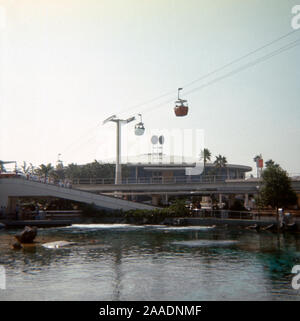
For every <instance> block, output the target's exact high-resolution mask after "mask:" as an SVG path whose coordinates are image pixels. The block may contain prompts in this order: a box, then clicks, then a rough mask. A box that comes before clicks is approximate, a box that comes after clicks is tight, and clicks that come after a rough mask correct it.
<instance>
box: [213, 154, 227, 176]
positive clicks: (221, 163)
mask: <svg viewBox="0 0 300 321" xmlns="http://www.w3.org/2000/svg"><path fill="white" fill-rule="evenodd" d="M214 164H215V167H216V168H218V169H219V171H220V172H221V171H222V168H225V167H226V165H227V159H226V157H225V156H222V155H220V154H219V155H218V156H216V159H215V161H214Z"/></svg>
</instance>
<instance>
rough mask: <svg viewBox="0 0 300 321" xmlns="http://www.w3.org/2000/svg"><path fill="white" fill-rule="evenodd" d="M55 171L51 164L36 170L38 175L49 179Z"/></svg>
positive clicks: (42, 165)
mask: <svg viewBox="0 0 300 321" xmlns="http://www.w3.org/2000/svg"><path fill="white" fill-rule="evenodd" d="M53 170H54V167H53V166H52V165H51V163H49V164H47V165H44V164H41V165H40V166H39V167H38V168H37V169H36V170H35V172H36V174H37V175H40V176H44V177H49V176H50V174H51V172H52V171H53Z"/></svg>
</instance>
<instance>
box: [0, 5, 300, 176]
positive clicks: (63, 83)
mask: <svg viewBox="0 0 300 321" xmlns="http://www.w3.org/2000/svg"><path fill="white" fill-rule="evenodd" d="M297 4H300V1H299V0H264V1H259V0H243V1H240V0H214V1H208V0H84V1H83V0H22V1H20V0H0V119H1V126H0V159H2V160H16V161H18V163H20V164H21V163H22V162H23V161H26V162H27V163H33V164H34V165H39V164H41V163H49V162H51V163H52V164H55V162H56V161H57V158H58V154H61V156H60V158H61V159H62V160H63V162H64V164H65V165H66V164H69V163H78V164H83V163H87V162H92V161H93V160H94V159H97V160H100V161H105V160H107V159H113V158H114V156H115V125H114V124H113V123H107V124H105V125H102V121H103V120H104V119H106V118H107V117H109V116H111V115H113V114H116V115H117V116H118V117H120V118H122V119H127V118H128V117H131V116H136V115H137V114H138V113H142V116H143V122H144V124H145V127H146V134H145V136H143V137H137V136H134V134H133V130H134V125H135V122H132V123H130V124H128V125H126V126H123V129H122V131H123V134H124V136H126V137H127V138H126V139H127V140H129V142H130V144H131V145H134V144H138V145H139V146H142V147H144V149H143V148H139V152H141V153H146V152H148V151H149V148H150V147H151V145H150V140H149V133H155V132H156V131H157V133H160V132H161V131H168V130H169V131H171V130H188V129H192V130H195V131H196V130H202V131H203V133H204V145H205V147H206V148H208V149H209V150H210V151H211V152H212V155H213V159H214V156H215V155H218V154H221V155H224V156H226V158H227V160H228V162H229V163H233V164H243V165H249V166H252V167H253V169H255V163H254V162H253V158H254V156H255V155H257V154H260V153H261V154H262V156H263V158H264V159H265V160H268V159H273V160H274V161H276V162H277V163H279V164H280V165H281V166H282V167H283V168H284V169H286V170H287V171H288V172H290V173H300V162H299V160H300V126H299V121H300V108H299V104H300V90H299V89H300V88H299V87H300V83H299V79H300V59H299V57H300V55H299V54H300V46H299V45H298V46H296V47H294V48H291V49H290V50H287V51H284V52H282V53H281V54H279V55H276V56H274V57H272V58H270V59H267V60H265V61H263V62H261V63H259V64H256V65H254V66H252V67H249V68H247V69H245V70H241V71H239V72H235V70H236V69H239V68H241V67H243V66H245V65H247V64H248V63H251V62H253V61H255V60H256V59H258V58H260V57H263V56H265V55H267V54H269V53H272V52H274V51H275V50H277V49H278V48H280V47H282V46H284V45H286V44H289V43H291V42H293V41H295V40H297V39H300V29H299V30H297V31H295V32H294V33H292V31H293V28H292V26H291V20H292V18H293V14H292V8H293V7H294V6H295V5H297ZM288 33H291V34H290V35H288V36H287V37H285V38H282V39H281V40H280V41H278V42H276V43H274V44H273V45H271V46H268V47H266V48H264V49H263V50H261V51H258V52H256V53H255V54H253V55H249V56H248V57H246V58H245V59H243V60H241V61H239V62H237V63H236V64H233V65H230V66H229V67H227V68H224V69H223V70H221V71H219V72H216V73H214V74H212V75H211V76H209V77H204V78H203V79H201V80H199V81H197V82H195V83H194V84H192V85H189V84H190V83H191V82H193V81H194V80H196V79H199V78H201V77H203V76H205V75H207V74H208V73H211V72H212V71H214V70H216V69H219V68H221V67H222V66H224V65H226V64H228V63H230V62H232V61H234V60H236V59H237V58H239V57H241V56H244V55H247V54H248V53H250V52H252V51H253V50H255V49H257V48H260V47H262V46H264V45H266V44H268V43H270V42H272V41H273V40H275V39H278V38H280V37H281V36H283V35H287V34H288ZM230 72H233V74H232V75H231V76H228V77H227V76H226V75H228V73H230ZM223 76H226V77H225V78H224V79H222V80H218V81H215V80H216V79H217V78H222V77H223ZM210 82H212V83H211V84H209V85H207V86H206V84H208V83H210ZM201 86H202V87H201ZM178 87H183V90H182V97H183V98H184V99H187V100H188V103H189V114H188V116H186V117H178V118H176V117H175V115H174V111H173V107H174V101H175V100H176V98H177V88H178ZM199 87H200V89H199ZM197 88H198V89H197ZM201 88H202V89H201ZM193 89H195V90H194V91H193ZM189 91H191V92H190V93H189ZM168 93H169V95H165V94H168ZM161 95H165V96H164V97H162V98H161V99H157V100H154V101H152V102H151V103H148V104H142V103H144V102H147V101H151V100H153V99H154V98H157V97H159V96H161ZM137 105H138V107H136V106H137ZM128 137H129V138H128ZM138 140H139V141H138ZM130 144H129V145H130ZM165 144H166V145H168V144H169V142H168V141H166V142H165Z"/></svg>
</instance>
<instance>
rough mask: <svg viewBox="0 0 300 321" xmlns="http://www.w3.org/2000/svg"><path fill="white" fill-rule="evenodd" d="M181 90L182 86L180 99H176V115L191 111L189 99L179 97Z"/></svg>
mask: <svg viewBox="0 0 300 321" xmlns="http://www.w3.org/2000/svg"><path fill="white" fill-rule="evenodd" d="M180 90H182V88H178V100H177V101H175V107H174V112H175V115H176V117H182V116H186V115H187V114H188V111H189V107H188V104H187V101H186V100H183V99H181V98H179V91H180Z"/></svg>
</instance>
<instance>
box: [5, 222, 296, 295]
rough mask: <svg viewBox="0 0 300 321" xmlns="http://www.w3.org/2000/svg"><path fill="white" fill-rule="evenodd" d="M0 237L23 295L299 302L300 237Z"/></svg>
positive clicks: (207, 233) (107, 229)
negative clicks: (295, 271)
mask: <svg viewBox="0 0 300 321" xmlns="http://www.w3.org/2000/svg"><path fill="white" fill-rule="evenodd" d="M12 234H13V232H9V233H7V232H1V234H0V240H1V243H0V253H1V256H0V264H4V265H5V267H6V270H7V281H8V282H7V285H8V290H7V291H6V293H5V296H4V294H3V293H1V292H0V299H1V300H2V299H4V300H7V299H12V300H14V299H18V300H24V299H26V297H27V298H30V299H31V300H43V299H45V300H223V299H226V300H231V299H245V300H259V299H264V300H266V299H267V300H268V299H287V300H299V299H300V296H299V293H298V292H297V291H295V290H293V289H292V288H291V285H290V284H291V278H292V275H291V269H292V266H293V265H295V264H299V262H300V251H299V249H300V239H299V235H298V234H286V235H283V234H281V235H280V236H279V237H278V236H277V235H276V234H272V233H269V232H262V233H257V232H253V231H237V230H235V231H231V230H229V229H226V230H225V229H218V228H212V229H204V228H201V227H200V228H193V229H172V228H171V229H170V228H166V227H162V226H158V227H155V226H144V227H143V226H128V225H115V226H108V225H105V226H101V225H94V226H75V227H71V228H58V229H48V230H40V231H39V241H43V242H45V241H47V242H50V241H57V240H66V241H70V242H75V243H76V244H75V245H73V246H70V247H67V248H59V249H47V248H43V247H42V246H40V245H39V244H37V245H36V246H35V247H27V248H25V249H24V250H21V251H13V250H11V249H10V248H9V246H8V242H9V240H11V237H12Z"/></svg>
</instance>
